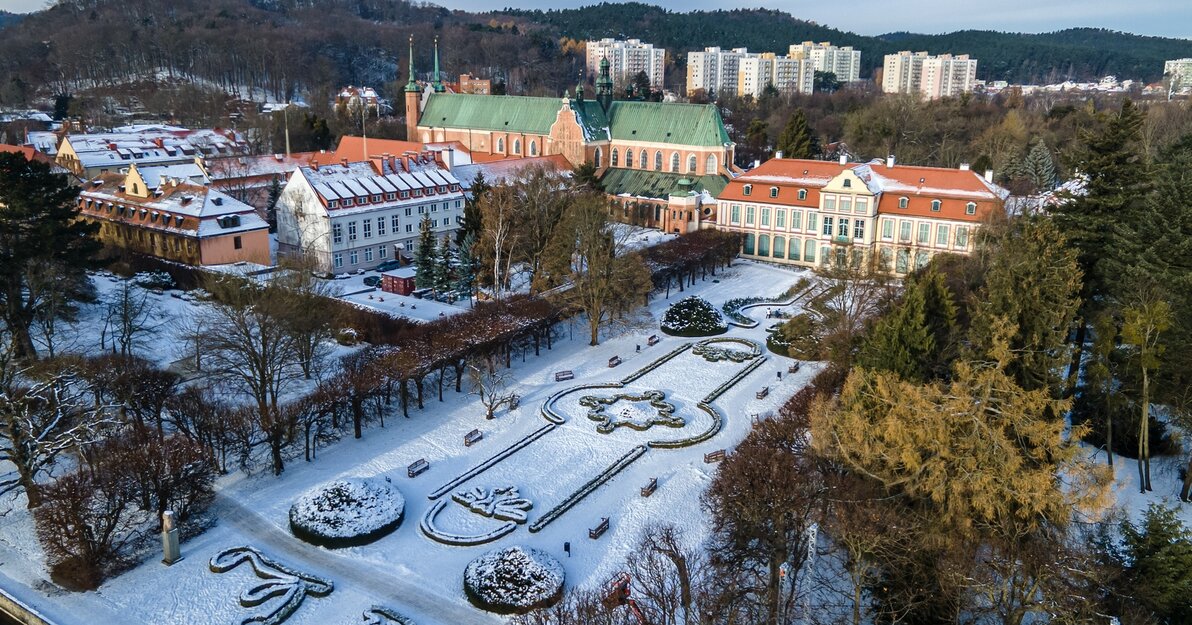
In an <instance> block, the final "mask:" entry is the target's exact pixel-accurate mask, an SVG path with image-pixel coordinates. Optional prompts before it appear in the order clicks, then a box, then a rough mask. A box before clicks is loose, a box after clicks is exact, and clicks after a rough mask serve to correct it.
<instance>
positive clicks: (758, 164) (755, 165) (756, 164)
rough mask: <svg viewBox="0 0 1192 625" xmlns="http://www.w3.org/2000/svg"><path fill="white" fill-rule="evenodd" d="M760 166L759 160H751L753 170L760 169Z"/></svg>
mask: <svg viewBox="0 0 1192 625" xmlns="http://www.w3.org/2000/svg"><path fill="white" fill-rule="evenodd" d="M761 166H762V162H761V161H760V160H758V159H753V168H754V169H757V168H758V167H761Z"/></svg>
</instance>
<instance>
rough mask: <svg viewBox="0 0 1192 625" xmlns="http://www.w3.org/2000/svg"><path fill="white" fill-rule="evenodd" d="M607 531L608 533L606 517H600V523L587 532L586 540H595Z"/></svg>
mask: <svg viewBox="0 0 1192 625" xmlns="http://www.w3.org/2000/svg"><path fill="white" fill-rule="evenodd" d="M607 531H608V517H601V518H600V523H598V524H597V525H596V527H593V528H592V529H590V530H588V538H591V539H592V540H596V539H597V538H600V536H601V534H604V533H605V532H607Z"/></svg>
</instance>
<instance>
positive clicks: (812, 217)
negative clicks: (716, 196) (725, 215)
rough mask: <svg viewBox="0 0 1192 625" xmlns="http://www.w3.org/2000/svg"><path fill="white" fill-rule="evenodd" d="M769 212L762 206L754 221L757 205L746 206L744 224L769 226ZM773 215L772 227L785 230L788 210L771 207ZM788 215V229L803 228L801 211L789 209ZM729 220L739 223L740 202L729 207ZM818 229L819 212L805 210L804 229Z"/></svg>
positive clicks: (769, 210)
mask: <svg viewBox="0 0 1192 625" xmlns="http://www.w3.org/2000/svg"><path fill="white" fill-rule="evenodd" d="M770 214H771V209H769V208H767V207H765V206H763V207H762V209H761V212H760V215H761V219H760V221H754V219H755V217H756V216H757V215H758V210H757V207H756V206H746V207H745V225H746V226H753V225H758V226H762V227H767V228H768V227H770ZM773 215H774V229H776V230H786V229H787V220H786V218H787V215H788V211H787V210H786V209H785V208H778V209H773ZM789 215H790V227H789V229H790V230H803V229H804V228H803V211H801V210H798V209H795V210H791V211H789ZM729 222H730V223H732V224H734V225H736V224H740V223H741V205H740V204H733V205H732V207H731V208H730V209H729ZM818 229H819V213H816V212H814V211H807V228H806V230H808V231H812V232H815V231H817V230H818Z"/></svg>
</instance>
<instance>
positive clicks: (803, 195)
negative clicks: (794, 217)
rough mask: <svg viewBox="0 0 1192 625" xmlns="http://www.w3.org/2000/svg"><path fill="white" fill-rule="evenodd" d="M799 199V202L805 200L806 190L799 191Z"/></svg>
mask: <svg viewBox="0 0 1192 625" xmlns="http://www.w3.org/2000/svg"><path fill="white" fill-rule="evenodd" d="M799 199H800V200H806V199H807V189H799Z"/></svg>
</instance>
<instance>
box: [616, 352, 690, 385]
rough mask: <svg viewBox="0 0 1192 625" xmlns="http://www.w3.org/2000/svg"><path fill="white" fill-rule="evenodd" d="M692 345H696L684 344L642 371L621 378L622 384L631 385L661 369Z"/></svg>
mask: <svg viewBox="0 0 1192 625" xmlns="http://www.w3.org/2000/svg"><path fill="white" fill-rule="evenodd" d="M692 345H694V343H683V344H682V345H680V346H678V347H676V348H674V349H672V350H670V351H669V352H667V353H666V354H664V355H662V356H661V357H659V358H658V359H656V360H655V361H654V362H651V363H650V364H648V365H646V366H644V367H642V368H641V369H638V370H637V371H634V372H633V373H630V374H629V375H627V376H625V377H623V378H621V384H629V383H631V382H633V381H635V380H637V379H638V378H640V377H642V376H644V375H646V374H647V373H649V372H651V371H653V370H655V369H657V368H658V367H661V366H662V365H664V364H666V363H667V361H669V360H670V359H672V358H674V357H675V356H678V355H679V354H682V353H683V352H684V351H686V350H688V349H690V348H691V346H692Z"/></svg>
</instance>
